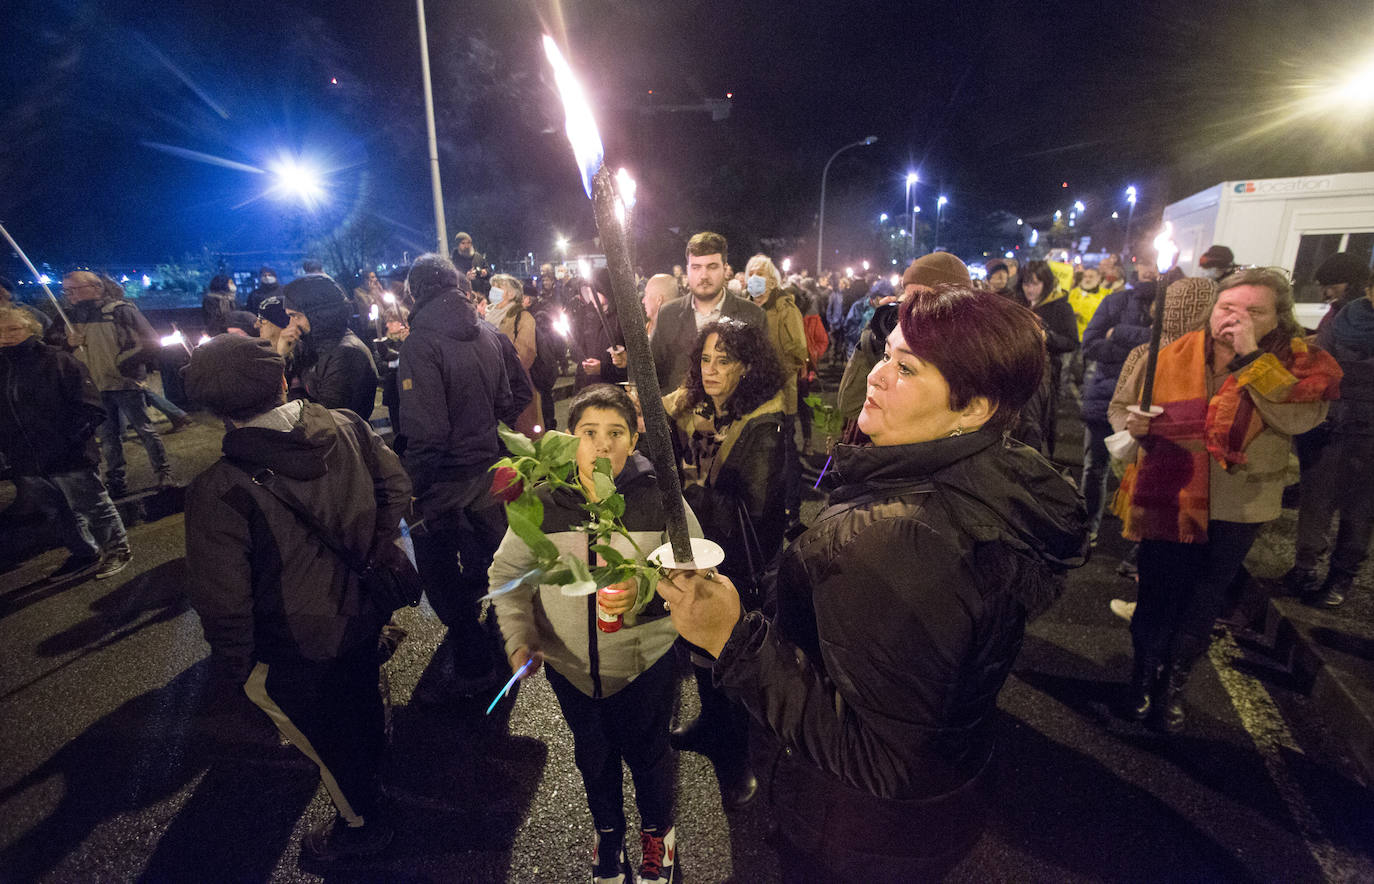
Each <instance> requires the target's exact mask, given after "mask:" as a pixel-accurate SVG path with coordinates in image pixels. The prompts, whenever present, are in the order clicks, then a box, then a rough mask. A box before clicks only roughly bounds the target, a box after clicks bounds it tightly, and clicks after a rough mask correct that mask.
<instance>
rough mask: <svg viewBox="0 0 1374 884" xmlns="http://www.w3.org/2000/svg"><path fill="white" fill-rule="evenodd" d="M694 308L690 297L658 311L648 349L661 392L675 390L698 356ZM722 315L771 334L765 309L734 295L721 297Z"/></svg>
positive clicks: (693, 298)
mask: <svg viewBox="0 0 1374 884" xmlns="http://www.w3.org/2000/svg"><path fill="white" fill-rule="evenodd" d="M695 305H696V299H695V297H693V296H692V295H690V294H689V295H687V296H686V297H682V298H678V299H677V300H676V301H669V302H668V303H666V304H664V305H663V306H662V307H660V308H659V311H658V321H657V322H655V323H654V333H653V335H652V336H651V337H650V338H649V348H650V350H651V351H652V353H653V356H654V369H655V371H657V372H658V385H659V388H660V389H662V390H665V391H672V390H676V389H677V388H678V387H680V386H681V385H682V381H683V380H684V379H685V378H686V377H687V367H688V363H689V362H690V361H691V359H692V354H693V353H695V352H696V342H697V321H696V306H695ZM720 315H721V317H722V318H724V319H738V320H739V321H740V322H747V323H749V324H750V325H752V326H754V327H755V328H760V329H763V330H764V331H767V330H768V320H767V319H766V318H765V317H764V315H763V309H762V308H761V307H759V306H758V305H757V304H755V303H753V302H751V301H750V300H748V299H747V298H741V297H740V296H739V295H736V294H735V293H733V292H731V291H726V292H724V293H722V294H721V301H720Z"/></svg>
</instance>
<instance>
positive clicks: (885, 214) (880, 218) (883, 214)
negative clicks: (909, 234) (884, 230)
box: [878, 212, 887, 224]
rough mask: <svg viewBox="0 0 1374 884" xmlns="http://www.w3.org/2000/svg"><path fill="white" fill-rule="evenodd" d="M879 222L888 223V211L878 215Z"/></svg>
mask: <svg viewBox="0 0 1374 884" xmlns="http://www.w3.org/2000/svg"><path fill="white" fill-rule="evenodd" d="M878 223H879V224H886V223H887V213H886V212H883V213H882V214H881V215H879V216H878Z"/></svg>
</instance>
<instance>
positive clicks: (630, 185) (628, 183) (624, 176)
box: [615, 166, 638, 209]
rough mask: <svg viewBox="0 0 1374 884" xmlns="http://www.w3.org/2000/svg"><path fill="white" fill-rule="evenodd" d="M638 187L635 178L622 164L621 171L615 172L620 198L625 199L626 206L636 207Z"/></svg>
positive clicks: (628, 207) (616, 186)
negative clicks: (636, 190)
mask: <svg viewBox="0 0 1374 884" xmlns="http://www.w3.org/2000/svg"><path fill="white" fill-rule="evenodd" d="M637 187H638V185H637V184H635V180H634V179H633V178H631V177H630V173H629V172H628V171H626V170H625V168H624V167H623V166H622V167H621V169H620V171H619V172H616V173H615V189H616V192H617V193H619V194H620V198H621V199H622V200H624V201H625V208H627V209H633V208H634V207H635V189H636V188H637Z"/></svg>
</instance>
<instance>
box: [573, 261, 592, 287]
mask: <svg viewBox="0 0 1374 884" xmlns="http://www.w3.org/2000/svg"><path fill="white" fill-rule="evenodd" d="M577 275H578V276H579V277H581V278H582V279H585V280H587V281H588V282H591V279H592V262H591V261H588V260H587V259H586V258H582V259H581V260H579V261H578V262H577Z"/></svg>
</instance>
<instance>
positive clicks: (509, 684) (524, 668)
mask: <svg viewBox="0 0 1374 884" xmlns="http://www.w3.org/2000/svg"><path fill="white" fill-rule="evenodd" d="M533 665H534V658H533V657H530V658H529V659H528V660H526V661H525V664H524V665H523V666H521V667H520V668H519V669H517V670H515V674H514V675H512V676H511V677H510V681H508V682H506V685H505V687H503V688H501V693H499V694H497V695H496V699H495V700H492V701H491V705H490V706H488V707H487V714H488V715H490V714H491V710H493V709H495V708H496V704H497V703H500V702H501V698H502V697H504V696H505V695H506V694H507V693H508V692H509V691H510V689H511V688H512V687H513V686H514V685H515V683H516V682H517V681H519V680H520V678H521V676H523V675H524V674H525V673H527V672H529V671H530V667H531V666H533Z"/></svg>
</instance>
